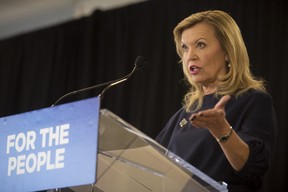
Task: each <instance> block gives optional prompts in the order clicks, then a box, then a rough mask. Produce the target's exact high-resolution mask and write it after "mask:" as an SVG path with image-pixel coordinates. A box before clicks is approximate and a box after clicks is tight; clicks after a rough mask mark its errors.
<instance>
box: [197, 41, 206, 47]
mask: <svg viewBox="0 0 288 192" xmlns="http://www.w3.org/2000/svg"><path fill="white" fill-rule="evenodd" d="M204 47H205V43H202V42H199V43H197V48H200V49H201V48H204Z"/></svg>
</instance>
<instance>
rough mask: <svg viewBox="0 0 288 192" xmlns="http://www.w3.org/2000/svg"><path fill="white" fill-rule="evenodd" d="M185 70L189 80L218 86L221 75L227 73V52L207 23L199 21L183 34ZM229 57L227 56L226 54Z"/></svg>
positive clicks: (182, 44)
mask: <svg viewBox="0 0 288 192" xmlns="http://www.w3.org/2000/svg"><path fill="white" fill-rule="evenodd" d="M181 48H182V52H183V55H182V61H183V70H184V73H185V75H186V77H187V78H188V79H189V82H191V81H192V82H194V83H198V84H200V85H202V86H203V87H204V88H205V87H215V86H216V87H217V79H218V76H219V75H224V74H226V70H227V69H226V61H225V56H226V52H225V51H224V50H223V48H222V46H221V44H220V42H219V41H218V39H217V38H216V36H215V30H214V28H213V27H212V26H210V25H208V24H206V23H198V24H196V25H194V26H192V27H191V28H188V29H186V30H184V31H183V32H182V35H181ZM226 59H227V56H226Z"/></svg>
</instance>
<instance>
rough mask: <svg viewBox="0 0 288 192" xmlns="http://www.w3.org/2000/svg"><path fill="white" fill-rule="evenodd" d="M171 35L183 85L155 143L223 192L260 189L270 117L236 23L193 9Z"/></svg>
mask: <svg viewBox="0 0 288 192" xmlns="http://www.w3.org/2000/svg"><path fill="white" fill-rule="evenodd" d="M174 39H175V43H176V49H177V53H178V55H179V56H180V58H181V63H182V66H183V71H184V75H185V77H186V79H187V81H188V83H189V85H191V88H190V90H189V92H188V93H187V94H186V95H185V97H184V100H183V101H184V102H183V108H181V109H180V110H179V111H178V112H176V113H175V115H174V116H173V117H172V118H171V119H170V120H169V122H168V123H167V125H166V126H165V128H164V129H163V130H162V131H161V133H160V134H159V135H158V136H157V138H156V141H158V142H159V143H160V144H162V145H163V146H165V147H167V148H168V149H169V150H171V151H173V152H174V153H176V154H178V155H179V156H180V157H182V158H183V159H185V160H186V161H187V162H189V163H191V164H192V165H193V166H195V167H197V168H198V169H200V170H202V171H203V172H204V173H206V174H207V175H209V176H210V177H212V178H213V179H215V180H216V181H224V182H226V183H227V184H228V190H229V191H246V192H247V191H258V190H261V186H262V180H263V176H264V174H265V172H266V171H267V169H268V167H269V165H270V164H271V160H272V155H273V149H274V143H275V140H276V128H277V122H276V116H275V112H274V107H273V103H272V98H271V96H270V95H269V94H268V93H267V92H266V91H265V87H264V84H263V81H261V80H258V79H256V78H255V77H253V75H252V74H251V72H250V69H249V58H248V53H247V50H246V47H245V44H244V41H243V38H242V36H241V32H240V30H239V28H238V26H237V24H236V22H235V21H234V20H233V19H232V18H231V17H230V16H229V15H228V14H227V13H225V12H223V11H219V10H215V11H205V12H199V13H196V14H192V15H191V16H189V17H187V18H186V19H184V20H183V21H181V22H180V23H179V24H178V25H177V26H176V28H175V29H174Z"/></svg>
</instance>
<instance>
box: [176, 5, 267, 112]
mask: <svg viewBox="0 0 288 192" xmlns="http://www.w3.org/2000/svg"><path fill="white" fill-rule="evenodd" d="M197 23H206V24H208V25H210V26H212V27H213V28H214V30H215V34H216V38H217V39H218V41H219V42H220V44H221V46H222V48H223V50H224V51H225V52H226V53H227V55H228V58H229V65H230V68H229V70H228V72H227V74H226V75H224V76H222V77H220V79H219V84H218V87H217V92H216V95H218V96H221V95H235V96H236V97H238V96H240V95H242V94H243V93H245V92H246V91H248V90H249V89H256V90H261V91H265V86H264V82H263V80H260V79H256V78H255V77H254V76H253V75H252V73H251V71H250V68H249V65H250V64H249V57H248V53H247V49H246V46H245V43H244V41H243V38H242V35H241V32H240V29H239V27H238V25H237V24H236V22H235V21H234V20H233V18H232V17H231V16H230V15H229V14H227V13H225V12H223V11H219V10H213V11H204V12H199V13H195V14H192V15H191V16H189V17H187V18H185V19H184V20H182V21H181V22H180V23H179V24H178V25H177V26H176V27H175V29H174V31H173V33H174V41H175V43H176V51H177V53H178V55H179V56H180V58H181V63H182V62H183V61H182V55H183V53H182V49H181V36H182V32H183V31H184V30H186V29H188V28H190V27H192V26H194V25H196V24H197ZM184 73H185V70H184ZM185 76H186V80H187V81H188V82H189V83H190V85H191V88H190V90H189V92H188V93H187V94H186V95H185V96H184V99H183V105H184V107H185V109H186V111H191V110H197V109H199V108H200V107H201V106H202V104H203V97H204V92H203V88H202V86H201V85H200V84H197V83H195V82H193V81H192V80H191V79H189V78H188V75H186V74H185ZM192 107H193V109H192Z"/></svg>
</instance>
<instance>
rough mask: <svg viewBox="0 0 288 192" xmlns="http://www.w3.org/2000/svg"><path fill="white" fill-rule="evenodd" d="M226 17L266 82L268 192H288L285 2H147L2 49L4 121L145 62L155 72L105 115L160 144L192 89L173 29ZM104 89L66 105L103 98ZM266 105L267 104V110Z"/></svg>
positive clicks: (126, 89)
mask: <svg viewBox="0 0 288 192" xmlns="http://www.w3.org/2000/svg"><path fill="white" fill-rule="evenodd" d="M207 9H221V10H224V11H226V12H228V13H230V14H231V16H232V17H233V18H234V19H235V20H236V22H237V23H238V25H239V27H240V29H241V31H242V34H243V38H244V40H245V43H246V46H247V49H248V52H249V55H250V60H251V69H252V71H253V72H254V74H255V75H257V76H261V77H263V78H265V79H266V80H267V86H268V91H269V92H270V93H271V95H272V96H273V98H274V106H275V110H276V113H277V117H278V123H279V138H278V145H277V151H276V154H275V158H274V162H273V165H272V167H271V169H270V170H269V172H268V173H267V176H266V179H265V191H273V192H275V191H286V190H285V189H286V187H287V186H288V185H287V182H286V179H285V178H287V170H288V169H287V155H286V153H287V151H286V147H287V139H286V137H287V136H288V131H287V130H286V129H287V128H288V125H287V117H286V116H287V87H288V86H287V82H288V79H287V72H288V69H287V66H288V59H287V58H288V57H287V55H288V48H287V47H288V46H287V45H288V38H287V35H288V16H287V11H288V7H287V3H286V0H273V1H262V0H254V1H251V0H239V1H231V0H201V1H200V0H193V1H192V0H178V1H169V2H168V1H167V2H166V1H160V0H154V1H147V2H143V3H139V4H135V5H131V6H127V7H123V8H119V9H113V10H109V11H101V10H96V11H95V12H94V13H93V14H92V15H91V16H89V17H86V18H82V19H79V20H74V21H71V22H67V23H63V24H60V25H57V26H53V27H49V28H45V29H41V30H37V31H34V32H31V33H27V34H23V35H18V36H15V37H12V38H9V39H5V40H2V41H0V89H1V94H0V106H1V107H0V116H1V117H3V116H8V115H13V114H17V113H22V112H26V111H32V110H36V109H40V108H45V107H50V106H51V105H52V104H53V103H54V102H55V101H56V100H57V99H58V98H59V97H60V96H62V95H64V94H65V93H67V92H70V91H73V90H76V89H81V88H84V87H88V86H91V85H94V84H99V83H102V82H105V81H110V80H112V79H116V78H119V77H121V76H123V75H126V74H127V73H128V72H130V71H131V69H132V68H133V66H134V61H135V59H136V57H137V56H138V55H143V56H144V57H145V58H146V59H147V60H148V61H149V63H150V64H149V65H148V66H146V67H144V68H143V70H142V71H141V72H140V73H137V74H136V75H135V76H133V77H132V78H131V79H130V80H129V81H127V82H125V83H123V84H121V85H118V86H117V87H114V88H113V89H110V90H108V91H107V92H106V95H105V97H104V99H103V101H102V108H107V109H109V110H110V111H112V112H114V113H115V114H117V115H118V116H120V117H122V118H123V119H124V120H126V121H128V122H129V123H130V124H132V125H134V126H135V127H137V128H138V129H140V130H141V131H143V132H144V133H146V134H147V135H149V136H150V137H152V138H154V137H155V136H156V135H157V133H158V132H159V131H160V130H161V129H162V128H163V126H164V125H165V123H166V122H167V121H168V119H169V118H170V116H171V115H172V114H173V113H174V112H175V111H176V110H177V109H178V108H179V107H181V101H182V97H183V95H184V93H185V92H186V87H185V85H184V83H183V80H182V79H183V74H182V70H181V66H180V64H179V63H178V61H179V58H178V56H177V55H176V51H175V46H174V42H173V34H172V31H173V28H174V27H175V25H176V24H177V23H178V22H180V20H182V19H183V18H185V17H187V16H188V15H190V14H192V13H195V12H198V11H202V10H207ZM100 92H101V89H97V90H94V91H88V92H85V93H82V94H79V95H77V96H71V97H69V98H66V99H64V100H63V101H61V102H62V103H65V102H69V101H74V100H79V99H84V98H89V97H93V96H97V95H98V94H99V93H100ZM263 105H265V103H263Z"/></svg>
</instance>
